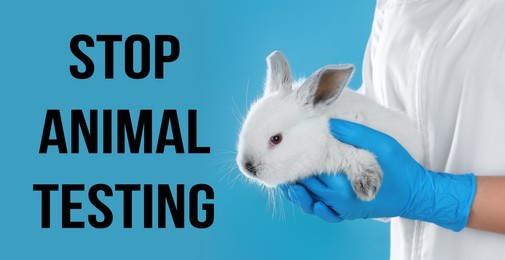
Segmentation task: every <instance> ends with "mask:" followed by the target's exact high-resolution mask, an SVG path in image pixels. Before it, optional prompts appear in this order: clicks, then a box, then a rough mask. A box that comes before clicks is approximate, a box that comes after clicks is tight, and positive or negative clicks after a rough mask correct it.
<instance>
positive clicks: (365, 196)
mask: <svg viewBox="0 0 505 260" xmlns="http://www.w3.org/2000/svg"><path fill="white" fill-rule="evenodd" d="M358 164H359V165H358V167H356V168H357V169H356V170H357V172H355V173H354V174H352V175H350V176H349V177H350V178H349V180H350V181H351V186H352V189H353V190H354V192H355V193H356V195H357V196H358V198H360V199H361V200H364V201H370V200H372V199H373V198H375V195H376V194H377V192H378V191H379V188H380V186H381V184H382V170H381V168H380V166H379V164H378V163H377V161H376V160H375V158H373V161H372V162H368V163H367V162H360V163H358Z"/></svg>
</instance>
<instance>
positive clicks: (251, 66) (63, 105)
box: [0, 0, 389, 259]
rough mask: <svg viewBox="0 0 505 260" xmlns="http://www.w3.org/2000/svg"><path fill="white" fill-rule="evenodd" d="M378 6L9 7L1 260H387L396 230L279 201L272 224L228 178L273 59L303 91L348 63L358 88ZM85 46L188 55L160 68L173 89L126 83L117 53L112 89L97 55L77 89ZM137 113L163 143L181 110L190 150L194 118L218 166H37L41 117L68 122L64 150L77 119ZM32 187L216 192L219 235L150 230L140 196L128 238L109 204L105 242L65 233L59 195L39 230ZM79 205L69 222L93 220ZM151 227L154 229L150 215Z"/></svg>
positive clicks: (257, 201)
mask: <svg viewBox="0 0 505 260" xmlns="http://www.w3.org/2000/svg"><path fill="white" fill-rule="evenodd" d="M374 5H375V2H374V1H372V0H358V1H351V0H345V1H335V0H334V1H316V2H314V1H312V3H311V2H310V1H303V2H302V1H266V0H265V1H263V0H262V1H200V0H192V1H163V2H162V1H159V2H152V1H143V2H129V1H118V2H116V3H109V2H105V1H85V2H84V1H80V2H72V1H61V2H58V3H48V2H45V1H30V2H24V1H16V2H9V3H5V2H4V3H2V4H1V7H0V22H1V24H2V27H1V31H2V38H1V41H0V63H1V70H0V76H1V77H0V86H1V94H0V101H1V103H0V104H1V106H2V107H1V120H2V123H1V128H0V131H1V137H2V144H1V145H0V151H1V164H0V173H1V176H2V188H1V189H0V195H1V196H0V199H1V204H0V205H1V214H0V225H1V226H0V227H1V231H0V234H1V235H0V237H1V243H0V259H30V258H35V257H41V258H42V259H69V258H70V259H72V258H74V259H89V258H92V259H106V258H108V259H119V258H124V259H154V258H158V257H159V258H162V257H163V258H170V257H172V258H177V259H387V258H388V255H389V234H388V230H389V225H388V224H383V223H378V222H374V221H352V222H345V223H341V224H329V223H325V222H323V221H321V220H319V219H318V218H316V217H313V216H310V215H305V214H304V213H303V212H301V211H300V210H299V209H298V208H297V207H293V206H292V205H291V204H290V203H289V202H287V201H284V200H283V199H281V198H279V199H278V200H277V202H278V203H277V205H276V207H275V214H274V209H273V208H274V207H272V206H268V201H269V200H268V196H267V194H266V192H265V191H262V189H261V188H259V187H257V186H255V185H253V184H250V183H247V182H246V181H245V180H244V178H243V177H242V176H238V178H236V176H237V175H238V174H239V172H238V170H237V169H236V168H233V167H234V150H235V142H236V138H237V132H238V129H239V127H240V122H239V120H238V119H237V117H240V114H244V113H245V112H246V111H247V109H246V107H247V105H248V104H250V103H251V102H252V101H253V100H254V98H255V97H257V96H258V95H260V93H261V87H262V82H263V78H264V73H265V57H266V56H267V55H268V54H269V53H270V52H271V51H273V50H281V51H282V52H284V54H285V55H286V56H287V57H288V59H289V60H290V63H291V67H292V70H293V72H294V76H295V77H298V76H308V75H310V74H311V72H313V71H315V70H316V69H317V68H319V67H322V66H324V65H327V64H331V63H354V64H355V65H356V67H357V68H358V71H357V72H356V74H355V78H354V79H353V80H352V82H351V86H352V87H354V88H356V87H358V86H359V85H360V84H361V79H360V74H361V71H360V69H359V68H360V67H361V61H362V56H363V52H364V50H365V46H366V41H367V38H368V34H369V32H370V27H371V22H372V19H373V9H374ZM81 33H84V34H89V35H91V36H92V37H93V38H94V37H95V35H97V34H121V35H123V40H124V39H125V38H126V36H128V35H131V34H143V35H146V36H148V37H149V38H150V39H151V40H153V39H154V35H156V34H172V35H175V36H176V37H178V39H179V40H180V42H181V55H180V57H179V59H178V60H177V61H176V62H174V63H172V64H168V65H166V67H165V79H163V80H154V73H153V72H154V71H153V70H151V72H152V73H151V74H150V75H149V76H148V78H146V79H143V80H132V79H129V78H127V77H126V76H125V74H124V70H123V69H122V68H123V55H122V50H123V49H122V47H123V44H119V43H116V44H115V48H116V50H115V54H116V60H115V63H116V64H115V79H113V80H105V79H104V74H103V73H104V72H103V43H97V44H96V47H95V48H93V49H86V53H88V54H89V56H90V57H92V59H93V60H94V62H95V65H96V69H95V74H94V76H93V77H92V78H91V79H88V80H77V79H74V78H73V77H72V76H71V75H70V73H69V71H68V66H69V65H71V64H80V62H79V61H78V60H77V59H76V58H75V57H74V56H73V55H72V54H71V52H70V50H69V42H70V39H71V38H72V37H73V36H74V35H76V34H81ZM153 51H154V50H152V52H153ZM152 67H153V66H152ZM142 108H144V109H152V110H153V115H154V120H153V121H154V127H153V128H154V129H155V133H154V135H153V136H155V137H156V136H157V124H159V121H160V116H161V111H162V110H163V109H178V111H179V118H180V120H181V127H182V130H183V135H184V136H186V133H185V132H186V129H187V127H186V122H187V116H186V110H187V109H198V125H199V129H198V140H199V144H200V145H206V146H207V145H208V146H211V147H212V148H211V149H212V153H211V154H210V155H194V154H184V155H181V154H175V153H174V152H173V150H172V149H171V148H167V149H166V152H165V154H163V155H152V154H147V155H145V154H137V155H132V154H119V155H118V154H112V155H104V154H97V155H90V154H87V153H85V152H83V153H81V154H77V155H74V154H66V155H65V154H58V153H56V150H55V149H54V148H53V149H50V150H49V153H48V154H45V155H41V154H38V148H39V145H40V138H41V134H42V127H43V122H44V117H45V112H46V110H47V109H60V110H61V111H62V116H63V121H64V125H65V129H66V130H67V133H66V136H67V144H70V133H69V126H70V124H69V111H70V109H83V110H88V109H130V110H131V113H132V115H134V116H133V119H134V120H136V113H137V111H138V110H139V109H142ZM99 118H100V119H101V115H100V114H99ZM114 136H115V135H114ZM185 145H186V144H185ZM114 147H115V146H114ZM230 167H232V169H231V170H230ZM35 183H58V184H62V183H84V184H86V187H87V188H89V187H90V186H91V185H93V184H95V183H106V184H108V185H110V186H113V185H114V184H118V183H140V184H143V183H151V184H158V183H168V184H171V185H174V186H173V187H175V184H178V183H183V184H185V185H186V189H187V190H189V188H190V187H191V186H192V185H194V184H196V183H207V184H209V185H211V186H212V187H213V188H214V191H215V200H214V203H215V207H216V209H215V223H214V225H213V226H212V227H210V228H208V229H204V230H199V229H195V228H193V227H191V225H190V223H189V221H188V218H187V215H186V228H185V229H175V228H173V225H172V222H171V219H170V218H169V219H168V220H167V224H168V228H166V229H157V228H153V229H144V228H142V196H141V194H142V193H134V205H133V210H134V215H133V226H134V227H133V228H132V229H123V228H122V193H120V192H115V193H114V196H113V197H110V198H104V199H103V201H104V202H105V203H106V204H107V205H109V206H110V207H111V209H112V210H113V213H114V222H113V224H112V226H111V227H109V228H108V229H104V230H98V229H93V228H91V227H90V226H89V224H88V223H86V225H87V228H85V229H61V217H60V216H61V208H60V207H61V206H60V205H61V204H60V202H61V196H60V195H59V194H58V193H53V196H52V200H51V203H52V207H51V214H52V219H51V224H52V228H51V229H41V228H40V193H39V192H34V191H32V185H33V184H35ZM60 189H61V188H60ZM186 194H187V192H186ZM278 195H279V194H278ZM102 198H103V196H102ZM72 199H73V200H75V201H79V200H80V201H82V202H83V210H81V211H78V210H74V211H72V219H73V220H85V219H86V218H87V214H97V213H99V212H98V211H97V210H96V209H95V208H93V207H92V206H91V205H90V204H89V202H87V195H86V192H74V193H72ZM281 202H282V203H283V204H284V205H279V204H282V203H281ZM186 203H187V201H186ZM99 215H100V214H99ZM154 217H155V218H154V223H155V225H156V220H157V219H156V211H155V213H154Z"/></svg>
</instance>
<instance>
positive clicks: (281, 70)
mask: <svg viewBox="0 0 505 260" xmlns="http://www.w3.org/2000/svg"><path fill="white" fill-rule="evenodd" d="M353 71H354V67H353V66H352V65H331V66H326V67H323V68H321V69H319V70H318V71H316V72H315V73H314V74H312V75H311V76H310V77H309V78H308V79H306V80H304V81H300V82H297V83H293V81H292V77H291V71H290V68H289V64H288V62H287V60H286V58H285V57H284V55H282V54H281V53H280V52H278V51H275V52H273V53H272V54H270V55H269V56H268V57H267V76H266V81H265V86H264V92H263V96H262V97H261V98H260V99H258V100H257V101H256V102H255V103H254V104H252V105H251V107H250V110H249V112H248V114H247V116H246V118H245V121H244V123H243V125H242V128H241V131H240V136H239V140H238V154H237V164H238V166H239V168H240V170H241V171H242V173H244V174H245V175H246V176H247V177H249V178H250V179H252V180H254V181H257V182H259V183H262V184H264V185H266V186H268V187H274V186H276V185H278V184H281V183H285V182H290V181H295V180H297V179H300V178H304V177H307V176H309V175H310V174H314V172H313V170H314V169H319V168H320V167H317V164H324V163H325V161H327V160H328V158H327V157H328V153H327V146H328V143H329V142H330V140H331V135H330V134H329V130H328V116H327V112H328V110H329V109H330V105H331V104H332V102H334V101H335V100H336V99H337V98H338V97H339V95H340V94H341V93H342V91H343V89H344V88H345V86H346V85H347V83H348V81H349V79H350V77H351V75H352V73H353Z"/></svg>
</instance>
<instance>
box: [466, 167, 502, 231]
mask: <svg viewBox="0 0 505 260" xmlns="http://www.w3.org/2000/svg"><path fill="white" fill-rule="evenodd" d="M467 226H468V227H470V228H475V229H480V230H486V231H491V232H497V233H503V234H505V176H478V177H477V191H476V193H475V198H474V200H473V203H472V208H471V210H470V216H469V217H468V225H467Z"/></svg>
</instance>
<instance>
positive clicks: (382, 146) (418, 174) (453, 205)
mask: <svg viewBox="0 0 505 260" xmlns="http://www.w3.org/2000/svg"><path fill="white" fill-rule="evenodd" d="M330 130H331V132H332V134H333V135H334V136H335V138H337V139H338V140H340V141H342V142H345V143H348V144H351V145H353V146H356V147H358V148H361V149H366V150H369V151H371V152H372V153H374V154H375V155H376V157H377V160H378V162H379V164H380V165H381V168H382V170H383V173H384V178H383V182H382V185H381V187H380V189H379V191H378V193H377V196H376V197H375V198H374V199H373V200H372V201H369V202H365V201H361V200H359V199H358V198H357V197H356V195H355V194H354V192H353V190H352V187H351V186H350V184H349V181H348V180H347V178H346V176H345V175H343V174H331V175H327V174H323V175H319V176H314V177H310V178H307V179H304V180H300V181H299V182H298V183H296V184H290V185H287V186H283V187H281V188H283V191H284V193H285V194H286V195H287V197H288V198H289V199H290V200H292V201H293V202H296V203H298V204H299V205H300V206H301V208H302V209H303V210H304V211H305V212H307V213H311V214H316V215H317V216H319V217H321V218H322V219H324V220H326V221H330V222H340V221H342V220H346V219H359V218H380V217H395V216H400V217H403V218H408V219H414V220H422V221H426V222H431V223H434V224H437V225H439V226H442V227H445V228H448V229H451V230H453V231H460V230H461V229H463V228H464V227H466V226H469V227H472V228H476V229H482V230H488V231H493V232H499V233H505V205H504V204H505V202H504V201H505V200H504V198H505V176H503V177H479V178H478V181H476V177H475V175H474V174H471V173H470V174H450V173H442V172H433V171H429V170H426V169H425V168H424V167H422V166H421V165H420V164H419V163H417V162H416V161H415V160H414V159H413V158H412V157H411V156H410V155H409V154H408V152H407V151H406V150H405V149H404V148H403V147H402V146H401V145H400V144H399V143H398V142H397V141H396V140H394V139H393V138H392V137H390V136H388V135H386V134H384V133H381V132H378V131H376V130H374V129H371V128H368V127H366V126H363V125H360V124H356V123H352V122H348V121H344V120H334V119H332V120H330ZM477 182H478V185H477ZM476 187H478V188H476ZM476 193H477V195H475V194H476ZM474 198H475V199H474ZM472 204H473V206H472ZM470 211H471V214H470ZM469 215H470V219H469Z"/></svg>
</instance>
